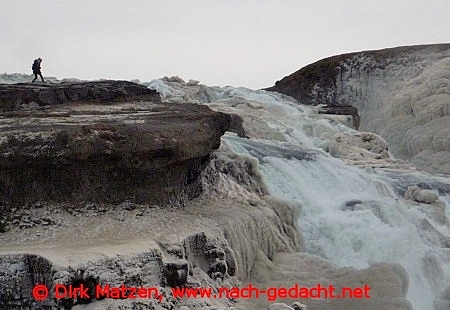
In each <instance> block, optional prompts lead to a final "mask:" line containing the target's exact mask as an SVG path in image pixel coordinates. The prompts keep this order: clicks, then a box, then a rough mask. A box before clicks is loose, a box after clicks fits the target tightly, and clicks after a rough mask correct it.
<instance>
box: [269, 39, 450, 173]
mask: <svg viewBox="0 0 450 310" xmlns="http://www.w3.org/2000/svg"><path fill="white" fill-rule="evenodd" d="M449 77H450V44H437V45H419V46H406V47H398V48H392V49H384V50H378V51H365V52H359V53H351V54H344V55H339V56H334V57H329V58H326V59H323V60H320V61H318V62H316V63H313V64H311V65H308V66H306V67H304V68H302V69H300V70H299V71H297V72H295V73H293V74H291V75H289V76H287V77H285V78H283V79H282V80H280V81H277V82H276V83H275V86H273V87H271V88H269V89H270V90H273V91H278V92H281V93H283V94H287V95H290V96H293V97H294V98H296V99H298V100H299V101H300V102H301V103H305V104H314V105H317V104H326V105H332V106H336V105H341V106H348V105H350V106H353V107H355V108H357V109H358V113H359V116H360V117H361V121H360V124H361V125H360V128H361V129H362V130H367V131H373V132H376V133H378V134H379V135H381V136H382V137H383V138H384V139H386V141H387V142H388V145H389V149H390V151H391V152H392V153H393V154H394V155H395V156H397V157H400V158H402V159H407V160H411V161H412V162H413V163H414V164H415V165H417V166H418V167H421V168H424V169H426V170H428V171H432V172H440V173H446V174H450V129H449V128H450V80H449Z"/></svg>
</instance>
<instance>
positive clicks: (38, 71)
mask: <svg viewBox="0 0 450 310" xmlns="http://www.w3.org/2000/svg"><path fill="white" fill-rule="evenodd" d="M41 62H42V59H41V58H38V59H35V60H34V62H33V66H32V69H33V74H34V79H33V82H34V81H36V80H37V78H38V75H39V76H40V77H41V81H42V82H45V81H44V78H43V77H42V73H41Z"/></svg>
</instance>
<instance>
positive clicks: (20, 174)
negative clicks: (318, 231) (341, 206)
mask: <svg viewBox="0 0 450 310" xmlns="http://www.w3.org/2000/svg"><path fill="white" fill-rule="evenodd" d="M0 109H1V111H2V112H1V116H0V126H1V127H2V131H1V133H0V157H1V161H0V199H1V204H0V230H1V233H0V308H1V309H74V310H75V309H159V310H161V309H184V310H186V309H268V308H269V307H270V309H272V310H276V309H300V304H299V302H300V301H301V302H302V303H305V304H307V307H308V309H411V304H410V303H409V301H407V300H406V292H407V289H408V275H407V274H406V272H405V270H404V269H403V268H402V267H400V266H399V265H395V264H385V263H380V264H375V265H373V266H371V267H370V268H367V269H363V270H356V269H353V268H350V267H345V268H338V267H337V266H335V265H334V264H332V263H331V262H329V261H327V260H325V259H322V258H320V257H317V256H314V255H309V254H307V253H305V252H303V243H302V238H301V236H300V234H299V230H298V227H297V219H298V214H297V211H296V210H297V209H296V208H294V207H292V206H291V205H289V204H287V203H282V202H280V201H278V200H276V199H274V198H272V197H271V196H270V195H269V194H268V193H267V189H266V188H265V186H264V183H263V181H262V180H261V176H260V175H259V173H258V169H257V167H256V166H257V162H255V161H254V160H252V159H250V158H248V157H241V156H237V155H236V154H235V153H232V152H231V151H230V150H229V149H227V148H226V147H224V146H223V145H222V144H221V136H222V135H223V134H224V133H225V132H226V131H233V132H236V133H237V134H239V135H240V136H247V134H246V131H245V127H242V120H240V118H239V117H238V116H236V115H229V114H226V113H221V112H214V111H212V110H210V109H209V108H208V107H206V106H204V105H199V104H189V103H174V102H170V103H168V102H162V101H161V98H160V96H159V94H158V93H156V92H155V91H152V90H150V89H148V88H146V87H144V86H140V85H138V84H134V83H131V82H123V81H99V82H66V83H55V84H48V85H47V84H13V85H0ZM250 134H251V130H249V135H250ZM230 189H233V190H232V191H231V190H230ZM249 283H251V284H252V285H253V286H254V287H259V288H261V289H263V288H267V287H270V286H277V287H282V286H283V287H290V286H292V285H294V284H296V283H301V285H304V286H315V285H317V284H318V283H323V285H328V284H329V283H333V284H334V285H335V287H336V289H340V288H342V287H344V286H353V287H357V286H361V283H364V284H367V285H369V286H370V287H371V298H370V299H351V300H349V299H347V300H345V299H311V300H305V301H303V300H296V299H292V298H290V299H283V300H282V301H283V303H287V304H292V307H289V306H287V305H286V304H280V303H273V302H270V301H268V300H267V298H250V299H236V298H231V297H222V298H218V296H215V297H211V298H206V297H204V298H190V299H189V298H175V297H173V296H172V291H171V287H185V286H186V287H205V288H211V289H212V290H213V292H214V293H217V291H218V289H219V288H220V287H243V286H245V285H248V284H249ZM37 284H44V285H45V286H47V287H48V288H49V290H50V296H49V297H48V298H46V299H45V300H43V301H37V300H35V299H34V298H33V297H32V295H31V292H32V290H33V287H34V286H35V285H37ZM97 284H100V285H106V284H109V285H110V286H111V287H120V286H121V285H125V286H127V287H143V288H150V287H156V288H157V289H158V291H159V292H160V293H161V294H162V296H163V298H162V300H161V301H160V300H156V299H154V298H144V299H143V298H141V299H127V298H122V299H113V298H103V299H101V298H99V299H96V298H94V297H93V298H89V299H81V298H77V297H66V298H63V299H56V298H55V295H54V288H55V287H56V286H57V285H63V286H65V287H70V286H72V287H80V286H81V285H83V286H84V287H87V288H89V292H88V293H89V295H90V296H91V297H92V296H93V288H94V287H95V286H96V285H97ZM216 297H217V298H216ZM294 303H296V304H294Z"/></svg>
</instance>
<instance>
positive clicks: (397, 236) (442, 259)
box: [146, 69, 450, 310]
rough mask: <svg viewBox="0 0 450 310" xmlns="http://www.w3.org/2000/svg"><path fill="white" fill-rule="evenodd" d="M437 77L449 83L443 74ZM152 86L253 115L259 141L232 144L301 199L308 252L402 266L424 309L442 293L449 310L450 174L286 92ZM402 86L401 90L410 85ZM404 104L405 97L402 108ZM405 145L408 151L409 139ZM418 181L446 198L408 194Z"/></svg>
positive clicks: (412, 295) (346, 261)
mask: <svg viewBox="0 0 450 310" xmlns="http://www.w3.org/2000/svg"><path fill="white" fill-rule="evenodd" d="M405 70H406V69H405ZM430 70H432V69H430ZM408 72H409V74H416V75H418V76H419V77H420V76H422V78H423V79H426V76H427V74H426V70H425V71H423V72H422V71H420V72H422V75H420V72H416V71H414V70H412V69H411V71H408ZM380 74H381V73H380ZM401 74H404V72H402V73H401ZM395 79H396V75H395V74H392V75H389V76H387V77H386V81H387V80H389V81H392V82H394V80H395ZM379 82H380V81H379V80H376V81H375V80H371V81H368V83H374V84H376V83H379ZM430 83H432V84H433V85H438V86H439V89H444V90H445V89H446V88H445V87H446V86H445V85H444V84H445V83H444V82H443V81H442V83H441V82H439V81H438V82H436V81H434V82H431V81H430ZM146 85H147V86H148V87H150V88H153V89H156V90H158V91H161V94H162V96H163V97H164V99H163V100H168V101H173V102H184V101H188V102H197V103H199V104H208V105H209V106H210V107H211V108H213V109H216V110H219V111H224V112H228V113H235V114H238V115H240V116H241V117H242V118H243V126H244V128H245V130H246V133H247V135H248V136H249V137H250V140H246V139H242V138H238V137H235V136H234V135H225V136H224V137H223V138H222V140H223V144H224V145H227V147H228V148H231V149H232V150H233V151H234V152H235V153H237V154H241V155H243V156H248V157H250V158H254V159H257V160H258V168H259V170H260V171H261V173H262V175H263V180H264V182H265V184H266V186H267V189H268V192H269V193H270V194H271V195H273V196H274V197H276V198H278V199H281V200H283V201H286V202H288V203H289V204H291V205H294V206H297V208H298V211H299V214H300V216H299V219H298V224H299V227H300V231H301V233H302V237H303V238H304V243H305V248H306V251H307V252H308V253H311V254H315V255H319V256H321V257H324V258H326V259H329V260H331V261H332V262H334V263H336V264H338V265H339V266H352V267H355V268H367V267H368V266H371V265H373V264H376V263H382V262H390V263H397V264H400V265H401V266H403V267H404V268H405V269H406V271H407V273H408V275H409V291H408V299H409V300H410V301H411V302H412V304H413V306H414V309H424V310H425V309H432V308H433V301H435V305H436V309H444V308H442V307H441V306H439V305H441V304H444V305H445V304H446V303H447V302H448V301H446V299H445V298H446V297H445V296H446V295H445V289H446V288H448V287H449V286H450V260H449V259H448V254H449V250H448V243H447V242H448V240H449V238H450V229H449V225H448V218H449V217H450V210H449V201H450V179H449V178H448V177H446V176H434V175H432V174H428V173H426V172H423V171H418V170H416V169H415V168H414V167H412V166H411V165H409V164H408V163H407V162H404V161H402V160H400V159H394V158H392V156H390V153H389V151H388V148H389V149H391V145H390V144H389V143H388V142H386V141H385V140H384V139H383V138H381V137H380V136H378V135H376V134H373V133H369V132H359V131H355V130H353V129H351V128H349V127H348V126H346V125H347V124H348V121H347V120H346V119H345V118H329V117H327V116H326V115H325V116H324V115H320V114H318V108H316V107H311V106H304V105H301V103H299V102H297V101H295V100H294V99H292V98H290V97H287V96H283V95H281V94H278V93H271V92H265V91H253V90H249V89H245V88H233V87H224V88H219V87H207V86H204V85H201V84H195V85H192V84H188V83H184V82H183V81H180V80H179V79H177V78H172V79H171V78H164V79H159V80H154V81H151V82H149V83H146ZM393 85H394V86H393V87H394V88H395V89H397V88H398V89H400V88H402V87H403V85H400V84H395V83H394V84H393ZM442 85H444V86H445V87H444V88H442ZM371 87H374V92H376V91H378V92H381V89H384V88H383V87H380V88H377V87H376V85H375V86H374V85H372V84H371V85H369V87H367V91H371V90H369V89H371ZM411 87H412V86H411ZM419 92H420V91H419ZM355 93H357V92H356V91H355ZM359 93H360V92H359V90H358V94H359ZM363 95H366V94H363ZM377 95H378V93H377ZM382 95H384V96H382ZM382 95H380V96H379V101H378V102H379V106H378V108H379V110H380V111H379V112H376V109H375V108H374V109H373V110H369V111H368V112H367V114H365V116H364V117H366V118H367V119H370V120H371V119H373V120H374V122H372V123H370V122H369V123H368V124H367V128H374V127H373V126H375V125H373V124H375V123H376V120H377V119H380V118H382V117H383V115H385V113H388V114H389V113H392V111H390V110H389V111H387V110H386V109H387V108H386V109H383V107H384V106H383V98H387V97H389V96H390V95H391V94H389V96H388V95H386V93H385V92H384V93H383V94H382ZM423 95H424V98H425V97H427V96H426V95H425V94H423ZM372 96H375V95H372ZM444 97H445V95H444ZM425 101H426V99H424V102H425ZM404 102H405V100H404V99H400V97H398V100H397V101H396V103H395V104H394V106H401V105H402V104H404ZM441 102H445V99H443V101H441ZM444 106H445V105H444ZM433 111H435V108H434V107H430V109H429V112H426V113H431V115H433V113H434V112H433ZM376 113H378V114H376ZM426 113H425V112H424V114H423V117H422V118H423V119H424V120H426V119H427V117H426V115H428V114H426ZM402 117H404V116H402ZM408 124H409V125H408V126H410V131H409V132H410V133H412V132H413V129H414V128H413V127H414V126H421V125H420V124H416V120H414V122H410V123H408ZM412 124H414V126H413V125H412ZM444 129H445V128H444ZM444 131H445V130H444ZM399 133H400V131H394V132H393V134H397V135H398V136H400V134H399ZM419 133H420V130H417V134H419ZM425 134H427V133H426V132H425ZM442 140H443V141H444V140H445V139H444V138H443V139H442ZM436 141H437V140H436ZM436 143H437V142H436ZM443 143H445V142H443ZM402 145H404V148H405V150H406V149H407V147H406V145H407V143H406V141H405V142H404V143H403V144H402ZM299 154H302V155H299ZM411 154H412V153H411ZM413 185H418V186H419V187H421V188H422V189H423V190H429V191H431V192H432V193H434V195H436V196H437V198H438V201H435V202H433V203H431V204H426V203H423V202H418V201H414V200H407V199H405V198H404V195H405V192H406V191H407V188H408V186H413ZM429 194H430V193H429ZM347 309H350V308H347Z"/></svg>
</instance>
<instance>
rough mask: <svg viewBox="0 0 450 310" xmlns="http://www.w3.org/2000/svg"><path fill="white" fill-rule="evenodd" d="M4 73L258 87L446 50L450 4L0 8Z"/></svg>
mask: <svg viewBox="0 0 450 310" xmlns="http://www.w3.org/2000/svg"><path fill="white" fill-rule="evenodd" d="M0 42H1V46H0V47H1V48H0V73H4V72H7V73H15V72H19V73H31V72H30V71H31V63H32V62H33V59H35V58H37V57H41V58H42V59H43V63H42V72H43V74H44V76H56V77H58V78H65V77H75V78H80V79H99V78H108V79H126V80H130V79H140V80H141V81H150V80H152V79H154V78H159V77H163V76H172V75H178V76H180V77H182V78H184V79H186V80H189V79H196V80H200V81H201V82H202V83H204V84H207V85H219V86H226V85H232V86H246V87H250V88H262V87H266V86H271V85H273V84H274V82H275V81H276V80H279V79H281V78H282V77H284V76H286V75H288V74H290V73H292V72H294V71H296V70H298V69H299V68H301V67H303V66H305V65H307V64H309V63H312V62H314V61H316V60H319V59H321V58H324V57H328V56H332V55H336V54H341V53H346V52H352V51H360V50H368V49H380V48H385V47H394V46H400V45H415V44H425V43H444V42H450V1H449V0H371V1H364V0H185V1H181V0H178V1H173V0H141V1H125V0H123V1H120V0H104V1H103V0H76V1H75V0H71V1H68V0H40V1H36V0H0Z"/></svg>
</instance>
